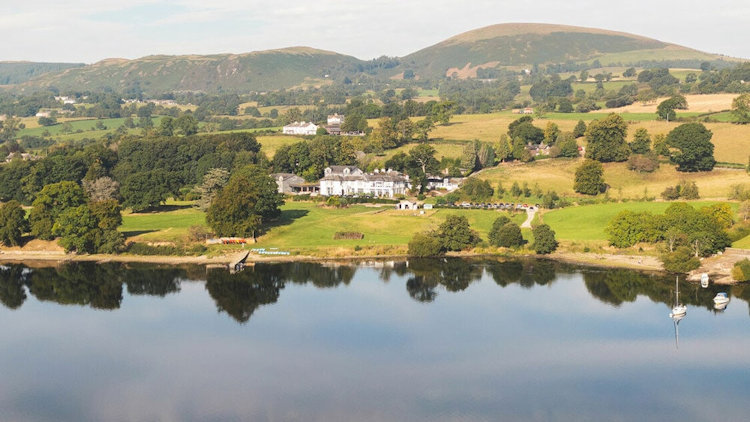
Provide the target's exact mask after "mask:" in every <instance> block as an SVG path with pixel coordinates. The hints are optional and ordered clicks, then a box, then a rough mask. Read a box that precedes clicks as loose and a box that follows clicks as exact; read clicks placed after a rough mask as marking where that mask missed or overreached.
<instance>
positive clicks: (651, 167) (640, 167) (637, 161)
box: [628, 154, 659, 173]
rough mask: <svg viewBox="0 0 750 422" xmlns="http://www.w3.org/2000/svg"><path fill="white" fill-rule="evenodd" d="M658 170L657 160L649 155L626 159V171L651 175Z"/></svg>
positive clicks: (637, 155) (636, 155) (638, 155)
mask: <svg viewBox="0 0 750 422" xmlns="http://www.w3.org/2000/svg"><path fill="white" fill-rule="evenodd" d="M658 168H659V159H658V158H657V157H656V156H655V155H651V154H633V155H631V156H630V158H628V169H629V170H633V171H637V172H640V173H652V172H653V171H655V170H656V169H658Z"/></svg>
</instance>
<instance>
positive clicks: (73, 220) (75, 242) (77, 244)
mask: <svg viewBox="0 0 750 422" xmlns="http://www.w3.org/2000/svg"><path fill="white" fill-rule="evenodd" d="M120 211H121V210H120V204H119V203H118V202H117V201H115V200H104V201H99V202H89V203H88V204H85V205H80V206H77V207H72V208H68V209H66V210H65V211H64V212H62V213H61V214H60V216H59V217H58V219H57V221H56V222H55V225H54V227H53V232H54V234H55V235H56V236H59V237H60V245H61V246H62V247H64V248H65V250H67V251H76V252H83V253H116V252H118V251H120V250H121V249H122V247H123V245H124V236H123V235H122V233H120V232H119V231H118V230H117V228H118V227H119V226H120V225H121V224H122V215H121V212H120Z"/></svg>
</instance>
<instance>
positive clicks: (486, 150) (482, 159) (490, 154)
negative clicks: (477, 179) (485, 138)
mask: <svg viewBox="0 0 750 422" xmlns="http://www.w3.org/2000/svg"><path fill="white" fill-rule="evenodd" d="M474 145H475V146H476V150H477V163H478V164H479V167H480V168H486V167H492V166H494V165H495V149H494V148H492V145H490V144H488V143H486V142H479V141H475V142H474Z"/></svg>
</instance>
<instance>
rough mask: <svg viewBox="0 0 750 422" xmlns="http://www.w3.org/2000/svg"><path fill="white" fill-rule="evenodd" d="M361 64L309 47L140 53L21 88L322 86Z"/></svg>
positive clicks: (153, 89)
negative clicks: (188, 53) (222, 52)
mask: <svg viewBox="0 0 750 422" xmlns="http://www.w3.org/2000/svg"><path fill="white" fill-rule="evenodd" d="M363 63H364V62H363V61H361V60H359V59H357V58H354V57H351V56H346V55H342V54H338V53H334V52H331V51H325V50H318V49H314V48H309V47H291V48H284V49H279V50H266V51H257V52H252V53H244V54H216V55H208V56H200V55H185V56H166V55H159V56H146V57H142V58H139V59H134V60H127V59H106V60H102V61H100V62H97V63H94V64H91V65H88V66H85V67H80V68H74V69H66V70H64V71H62V72H57V73H47V74H45V75H42V76H40V77H39V78H36V79H35V80H33V81H31V82H28V83H26V84H24V87H26V88H39V87H51V86H54V87H56V88H58V89H60V90H70V89H75V90H101V89H104V88H112V89H115V90H130V89H136V88H139V89H142V90H143V91H144V92H147V93H157V92H166V91H204V92H219V91H267V90H276V89H282V88H290V87H294V86H300V85H322V84H326V83H329V82H328V80H330V79H333V78H337V77H343V76H341V75H347V74H353V73H355V72H357V71H358V70H359V68H360V67H361V65H362V64H363Z"/></svg>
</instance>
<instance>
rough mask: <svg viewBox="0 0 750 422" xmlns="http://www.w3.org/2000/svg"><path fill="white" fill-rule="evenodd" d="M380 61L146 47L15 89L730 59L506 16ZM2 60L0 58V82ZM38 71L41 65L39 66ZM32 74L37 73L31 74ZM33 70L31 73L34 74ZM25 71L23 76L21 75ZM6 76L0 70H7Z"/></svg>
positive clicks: (208, 87) (256, 83) (297, 81)
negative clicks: (162, 51) (150, 52)
mask: <svg viewBox="0 0 750 422" xmlns="http://www.w3.org/2000/svg"><path fill="white" fill-rule="evenodd" d="M387 59H388V60H389V61H391V59H392V65H390V64H389V65H388V66H380V65H379V64H378V63H377V60H374V61H363V60H360V59H358V58H355V57H352V56H347V55H343V54H338V53H335V52H331V51H325V50H318V49H314V48H310V47H292V48H284V49H279V50H267V51H258V52H252V53H244V54H215V55H206V56H200V55H183V56H165V55H159V56H147V57H142V58H139V59H134V60H127V59H107V60H102V61H100V62H98V63H94V64H91V65H87V66H80V65H65V64H46V65H48V66H47V68H43V67H39V65H40V64H36V68H35V69H36V70H34V71H33V72H28V75H27V76H26V77H24V78H11V79H8V81H9V82H7V83H22V84H21V85H18V87H20V88H22V89H29V90H33V89H39V88H47V87H55V88H57V89H60V90H63V91H65V90H92V91H93V90H101V89H105V88H109V89H114V90H117V91H129V90H133V91H143V92H144V93H146V94H149V95H153V94H158V93H162V92H168V91H203V92H210V93H216V92H247V91H271V90H277V89H288V88H293V87H304V86H320V85H325V84H328V83H331V81H341V80H343V79H344V78H345V77H349V78H351V79H354V78H356V77H358V76H361V75H363V74H367V75H368V76H370V77H376V78H381V79H384V80H385V79H387V78H392V79H397V78H402V77H404V74H405V72H408V73H409V74H412V73H413V75H414V77H415V78H418V79H440V78H444V77H451V76H452V77H458V78H473V77H479V78H482V77H492V74H493V72H497V71H502V70H512V71H519V70H521V69H526V68H533V66H534V65H559V66H564V67H565V68H566V70H572V71H575V70H579V69H584V68H596V67H600V66H641V67H649V66H665V65H669V66H670V67H690V68H697V67H699V65H700V63H702V62H705V61H708V62H711V63H713V64H719V65H720V64H721V63H722V62H732V61H736V60H738V59H733V58H728V57H725V56H721V55H717V54H709V53H704V52H701V51H697V50H694V49H691V48H687V47H682V46H679V45H676V44H669V43H665V42H662V41H658V40H655V39H651V38H646V37H643V36H639V35H633V34H627V33H623V32H615V31H608V30H603V29H595V28H583V27H576V26H566V25H552V24H531V23H511V24H499V25H492V26H488V27H484V28H479V29H475V30H473V31H469V32H465V33H463V34H459V35H456V36H454V37H451V38H449V39H447V40H445V41H442V42H440V43H438V44H435V45H433V46H430V47H427V48H424V49H422V50H419V51H417V52H414V53H412V54H409V55H407V56H405V57H403V58H387ZM2 71H3V67H2V64H0V82H2V76H3V73H2ZM45 72H46V73H45ZM40 74H41V75H40ZM37 75H40V76H37ZM34 76H37V77H36V78H33V79H31V80H28V79H29V78H32V77H34ZM6 79H7V78H6Z"/></svg>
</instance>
